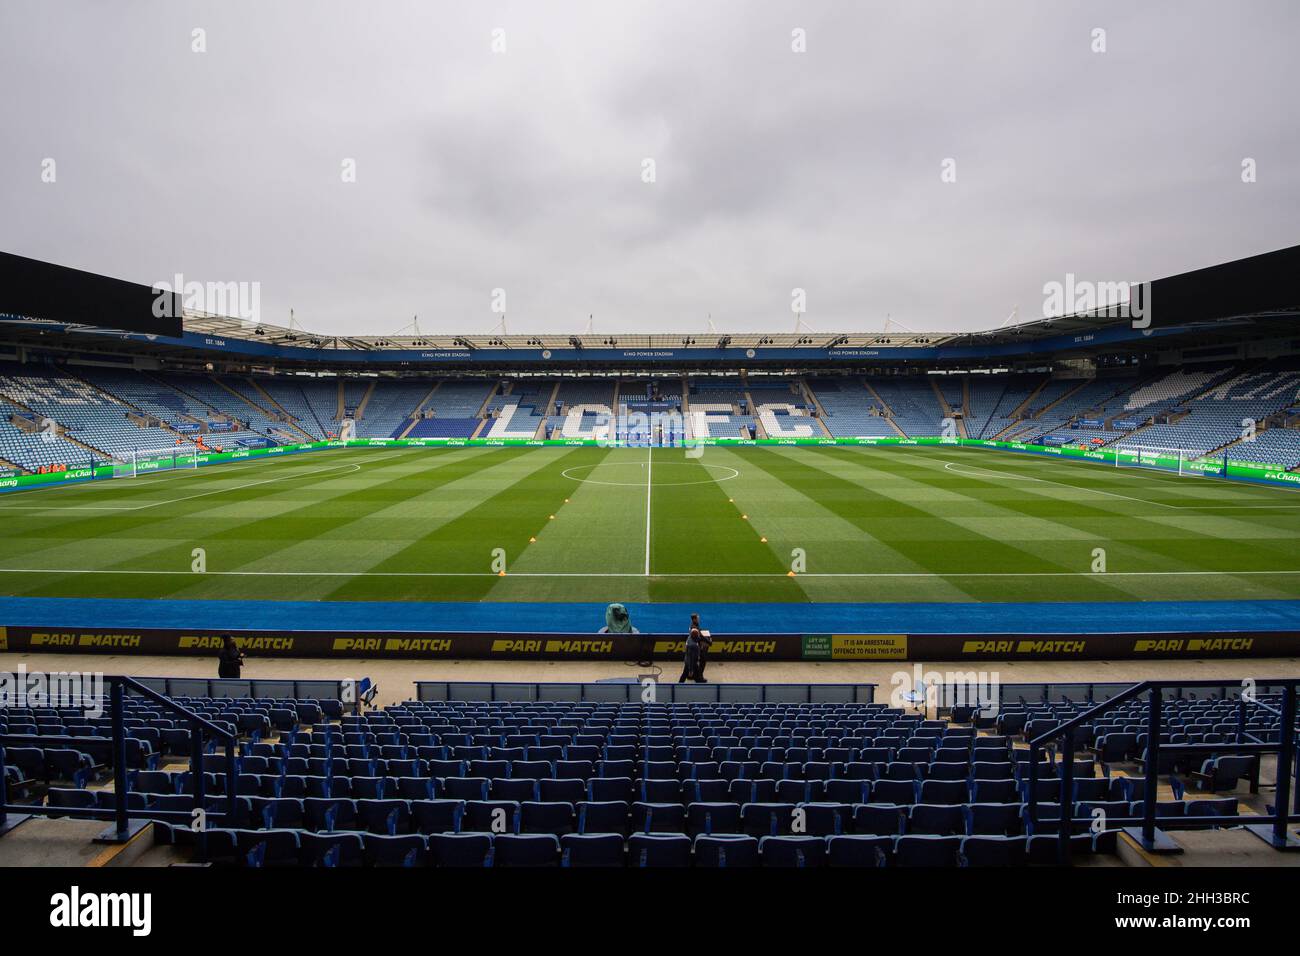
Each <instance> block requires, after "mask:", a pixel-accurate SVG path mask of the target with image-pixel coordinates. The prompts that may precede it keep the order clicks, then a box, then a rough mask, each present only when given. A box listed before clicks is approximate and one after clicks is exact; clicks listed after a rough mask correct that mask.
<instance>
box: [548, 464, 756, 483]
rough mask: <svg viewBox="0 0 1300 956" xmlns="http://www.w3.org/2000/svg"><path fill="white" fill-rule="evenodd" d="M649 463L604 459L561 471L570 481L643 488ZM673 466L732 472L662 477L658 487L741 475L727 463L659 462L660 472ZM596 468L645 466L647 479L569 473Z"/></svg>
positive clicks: (727, 479) (647, 481)
mask: <svg viewBox="0 0 1300 956" xmlns="http://www.w3.org/2000/svg"><path fill="white" fill-rule="evenodd" d="M648 464H649V461H648V460H647V461H602V462H600V463H599V464H595V465H574V466H573V467H572V468H566V469H564V471H562V472H560V474H561V475H563V476H564V477H565V478H568V479H569V480H570V481H578V482H581V483H583V484H586V485H611V486H614V487H618V488H641V487H648V485H649V481H650V475H649V472H650V468H647V467H646V466H647V465H648ZM673 467H687V468H717V469H720V470H722V471H726V472H730V474H727V475H717V476H714V477H711V478H708V479H705V480H703V481H663V480H662V479H660V480H658V481H656V482H655V487H656V488H667V487H673V486H680V485H712V484H715V483H716V482H719V481H730V480H731V479H732V478H739V477H740V472H739V471H737V470H736V469H735V468H730V467H728V466H727V465H708V464H704V463H703V462H684V461H662V460H661V461H660V462H659V470H660V472H662V471H663V469H665V468H673ZM594 468H636V469H637V470H638V471H640V470H641V469H643V468H644V469H645V470H646V480H645V481H644V482H643V481H642V480H641V478H640V477H639V476H638V477H637V479H636V480H635V481H600V480H598V479H595V478H581V477H579V476H577V475H571V474H569V472H572V471H584V470H585V471H590V470H591V469H594Z"/></svg>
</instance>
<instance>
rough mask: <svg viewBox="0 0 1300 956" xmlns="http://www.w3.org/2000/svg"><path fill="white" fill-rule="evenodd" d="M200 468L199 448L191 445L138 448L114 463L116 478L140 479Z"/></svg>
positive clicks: (114, 475)
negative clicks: (167, 472) (159, 472)
mask: <svg viewBox="0 0 1300 956" xmlns="http://www.w3.org/2000/svg"><path fill="white" fill-rule="evenodd" d="M198 466H199V453H198V447H197V446H196V445H191V444H188V443H187V444H183V445H175V446H172V447H169V448H137V449H135V450H133V451H131V452H130V453H129V454H127V455H124V456H123V457H122V458H121V459H120V460H119V461H116V462H114V463H113V477H114V478H138V477H139V476H140V475H149V474H153V473H154V472H157V471H177V470H179V469H182V468H197V467H198Z"/></svg>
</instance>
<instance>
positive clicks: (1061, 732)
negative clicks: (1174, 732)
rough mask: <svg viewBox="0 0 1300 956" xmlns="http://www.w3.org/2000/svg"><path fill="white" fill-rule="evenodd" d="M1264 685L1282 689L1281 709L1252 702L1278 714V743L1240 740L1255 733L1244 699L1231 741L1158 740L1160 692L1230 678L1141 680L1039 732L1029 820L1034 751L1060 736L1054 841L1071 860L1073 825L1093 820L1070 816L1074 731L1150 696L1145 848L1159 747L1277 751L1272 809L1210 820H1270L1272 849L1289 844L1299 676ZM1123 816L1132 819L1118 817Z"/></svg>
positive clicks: (1299, 801)
mask: <svg viewBox="0 0 1300 956" xmlns="http://www.w3.org/2000/svg"><path fill="white" fill-rule="evenodd" d="M1256 683H1257V684H1259V683H1267V684H1269V685H1271V686H1274V687H1281V688H1283V693H1282V707H1281V708H1280V709H1278V708H1274V707H1271V706H1270V705H1267V704H1263V703H1261V702H1259V701H1251V703H1253V704H1255V705H1256V706H1261V707H1264V708H1265V709H1266V710H1267V711H1269V712H1270V713H1273V714H1275V715H1276V716H1278V717H1280V718H1281V724H1282V726H1281V731H1280V733H1281V737H1280V739H1279V741H1278V742H1277V743H1276V744H1273V743H1267V742H1263V741H1258V739H1257V738H1256V742H1255V743H1243V742H1242V740H1241V738H1242V737H1246V736H1249V737H1252V738H1254V735H1253V734H1247V733H1245V730H1244V720H1245V704H1246V701H1245V700H1244V699H1242V700H1241V701H1240V703H1239V711H1238V731H1237V737H1238V739H1237V741H1236V742H1234V743H1221V744H1164V745H1162V744H1161V743H1160V724H1161V716H1162V710H1163V703H1164V696H1163V694H1162V693H1161V692H1162V691H1163V690H1164V689H1166V688H1169V687H1177V688H1182V687H1223V686H1227V685H1228V682H1225V681H1222V680H1212V679H1205V680H1179V681H1142V682H1141V683H1139V684H1134V685H1133V686H1132V687H1130V688H1129V689H1128V690H1126V691H1124V692H1122V693H1120V694H1117V695H1115V696H1114V697H1112V698H1110V699H1109V700H1106V701H1103V702H1102V703H1100V704H1097V705H1096V706H1095V707H1090V708H1089V709H1088V710H1086V711H1084V712H1083V713H1082V714H1077V715H1076V716H1074V717H1072V718H1070V719H1069V720H1067V721H1065V722H1064V723H1062V724H1058V725H1057V726H1056V727H1053V728H1052V729H1051V730H1048V731H1045V732H1044V733H1042V734H1039V735H1038V736H1037V737H1035V738H1033V739H1032V740H1030V741H1029V793H1028V797H1027V800H1026V804H1027V809H1028V813H1029V820H1030V823H1031V824H1037V823H1038V794H1037V790H1038V762H1039V761H1038V754H1039V748H1041V747H1045V746H1046V745H1047V744H1050V743H1051V742H1052V741H1054V740H1056V739H1057V738H1058V737H1063V738H1064V741H1063V746H1062V747H1061V750H1062V751H1063V752H1064V755H1065V758H1064V763H1063V765H1062V767H1061V773H1060V780H1061V797H1060V800H1059V803H1058V806H1059V807H1060V813H1059V815H1058V819H1057V824H1058V839H1059V850H1058V856H1059V858H1060V860H1061V861H1062V862H1067V861H1068V860H1069V858H1070V837H1071V835H1072V833H1073V829H1074V824H1075V823H1078V822H1091V821H1087V820H1085V818H1081V817H1075V816H1074V732H1075V731H1076V730H1077V729H1078V728H1079V727H1080V726H1082V725H1084V724H1087V723H1088V722H1090V721H1091V720H1093V719H1094V718H1096V717H1098V716H1100V715H1101V714H1104V713H1106V712H1107V711H1110V710H1113V709H1115V708H1116V707H1118V706H1119V705H1120V704H1124V703H1127V702H1128V701H1130V700H1134V699H1135V698H1137V697H1140V696H1141V695H1142V694H1144V693H1145V694H1148V695H1149V701H1148V705H1147V749H1146V756H1145V760H1146V767H1145V770H1146V773H1145V784H1146V785H1145V787H1144V790H1145V793H1144V794H1143V799H1142V818H1141V819H1142V828H1141V843H1142V846H1143V848H1144V849H1147V850H1152V849H1154V848H1155V846H1156V837H1155V830H1156V802H1157V801H1156V789H1157V785H1158V781H1159V777H1160V775H1159V768H1160V753H1161V751H1166V752H1175V753H1187V752H1196V753H1214V752H1218V751H1232V752H1235V753H1259V754H1261V755H1262V754H1264V753H1274V752H1276V753H1277V755H1278V760H1277V771H1276V780H1277V783H1276V786H1277V796H1276V798H1275V807H1274V810H1275V812H1274V813H1273V814H1271V815H1268V816H1251V817H1242V816H1240V815H1239V816H1235V817H1215V818H1212V819H1214V820H1215V821H1217V822H1218V823H1219V824H1223V823H1253V824H1271V825H1272V828H1273V832H1272V840H1271V842H1272V844H1273V846H1274V847H1278V848H1281V847H1284V846H1286V845H1287V842H1288V838H1287V825H1288V823H1292V822H1296V821H1298V820H1300V763H1297V762H1296V760H1295V729H1296V728H1295V722H1296V688H1297V686H1300V678H1289V679H1287V678H1283V679H1278V678H1272V679H1269V680H1268V681H1256ZM1293 771H1294V772H1295V774H1296V781H1295V787H1294V795H1295V803H1296V806H1295V807H1293V808H1292V809H1291V812H1289V813H1288V810H1287V807H1288V805H1289V804H1290V803H1291V799H1292V793H1293V788H1292V781H1291V774H1292V772H1293ZM1121 819H1123V820H1129V819H1132V818H1130V817H1124V818H1121Z"/></svg>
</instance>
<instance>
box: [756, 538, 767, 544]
mask: <svg viewBox="0 0 1300 956" xmlns="http://www.w3.org/2000/svg"><path fill="white" fill-rule="evenodd" d="M758 542H759V544H767V538H759V539H758Z"/></svg>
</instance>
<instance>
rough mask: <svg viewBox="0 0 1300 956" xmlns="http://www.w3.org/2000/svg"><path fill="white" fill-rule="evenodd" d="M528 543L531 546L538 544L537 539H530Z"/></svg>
mask: <svg viewBox="0 0 1300 956" xmlns="http://www.w3.org/2000/svg"><path fill="white" fill-rule="evenodd" d="M528 543H529V544H536V543H537V539H536V538H529V539H528Z"/></svg>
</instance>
